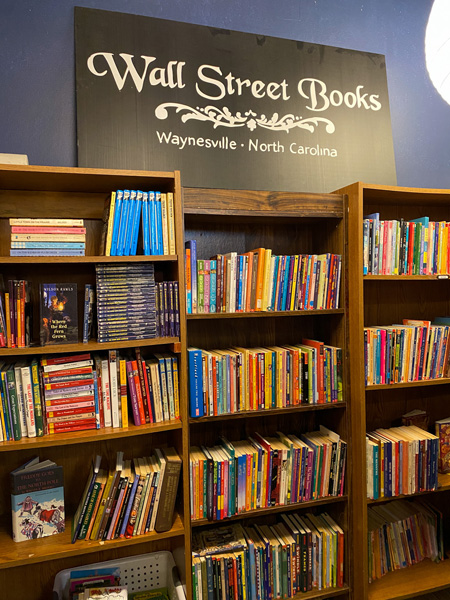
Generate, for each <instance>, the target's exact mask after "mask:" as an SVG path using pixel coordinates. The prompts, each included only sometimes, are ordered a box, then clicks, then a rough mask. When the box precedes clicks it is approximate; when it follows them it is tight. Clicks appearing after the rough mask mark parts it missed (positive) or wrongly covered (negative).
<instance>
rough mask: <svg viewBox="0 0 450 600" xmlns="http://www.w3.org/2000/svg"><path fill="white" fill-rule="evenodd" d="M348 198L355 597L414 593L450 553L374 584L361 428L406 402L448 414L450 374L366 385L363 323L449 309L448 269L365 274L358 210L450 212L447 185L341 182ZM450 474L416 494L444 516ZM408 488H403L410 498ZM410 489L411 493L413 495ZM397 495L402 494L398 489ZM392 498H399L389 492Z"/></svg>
mask: <svg viewBox="0 0 450 600" xmlns="http://www.w3.org/2000/svg"><path fill="white" fill-rule="evenodd" d="M338 193H343V194H346V195H347V197H348V204H349V219H348V232H349V235H348V244H349V254H350V256H351V257H352V260H351V266H350V268H349V276H348V283H349V305H350V311H349V312H350V314H349V323H350V327H349V350H350V353H351V356H352V360H351V369H350V384H351V388H352V394H353V395H354V396H355V397H357V398H358V399H359V400H360V401H359V402H357V403H352V411H351V413H352V421H351V422H352V434H353V465H354V470H353V473H354V474H355V486H354V489H353V495H352V500H351V502H352V521H353V527H354V532H355V534H354V537H353V540H354V547H353V549H352V571H353V573H354V576H353V578H352V587H353V597H354V598H357V599H358V600H359V599H361V600H363V599H367V598H369V599H370V600H389V599H397V598H398V599H400V598H412V597H415V596H419V595H421V594H423V593H426V592H430V591H435V590H438V589H442V588H445V587H449V586H450V577H449V573H450V567H449V564H450V561H449V560H447V559H446V560H445V561H444V562H443V563H441V564H435V563H433V562H430V561H429V560H425V561H423V562H422V563H419V564H417V565H415V566H413V567H411V568H406V569H401V570H399V571H395V572H393V573H389V574H388V575H385V576H384V577H382V578H381V579H380V580H377V581H375V582H373V583H371V584H369V583H368V581H369V571H368V569H369V565H368V555H367V532H368V529H367V506H368V505H372V504H377V503H379V502H385V501H387V500H386V499H383V500H382V501H376V502H373V501H370V500H369V501H368V500H367V498H366V475H365V473H366V462H365V461H366V453H365V432H366V431H372V430H374V429H376V428H378V427H386V428H389V427H392V426H396V425H398V424H400V423H401V416H402V415H403V414H404V413H407V412H409V411H410V410H413V409H416V408H419V409H423V410H426V411H427V412H428V414H429V418H430V427H433V424H434V422H435V421H436V420H438V419H442V418H445V417H448V406H449V405H448V398H449V389H450V388H449V383H450V381H449V379H448V378H441V379H434V380H426V381H416V382H405V383H400V384H393V385H371V386H366V385H365V374H364V333H363V332H364V327H369V326H378V325H379V326H382V325H389V324H392V323H401V322H402V321H401V319H404V318H409V319H427V320H431V321H432V320H433V319H434V318H435V317H437V316H443V315H448V314H450V293H449V292H450V289H449V278H448V276H437V275H426V276H424V275H422V276H405V275H391V276H388V275H366V276H363V217H364V216H365V215H367V214H371V213H374V212H379V213H380V219H388V220H389V219H400V218H404V219H406V220H410V219H417V218H420V217H422V216H429V217H430V220H435V221H442V220H444V221H448V220H450V191H449V190H436V189H428V190H427V189H418V188H406V187H404V188H402V187H394V186H382V185H371V184H366V183H360V182H359V183H355V184H353V185H349V186H347V187H345V188H342V189H340V190H338ZM449 481H450V480H449V478H448V476H445V475H440V476H439V488H438V490H437V492H428V493H422V494H418V496H420V497H422V496H425V497H424V498H423V499H424V500H426V501H427V502H433V503H437V506H438V507H439V508H440V509H441V510H443V512H444V523H445V517H447V518H448V506H449V502H448V499H449V496H448V494H449V492H450V488H449ZM408 497H409V496H401V498H408ZM414 497H415V496H414ZM398 498H400V497H398ZM393 500H394V501H395V500H396V498H394V499H393Z"/></svg>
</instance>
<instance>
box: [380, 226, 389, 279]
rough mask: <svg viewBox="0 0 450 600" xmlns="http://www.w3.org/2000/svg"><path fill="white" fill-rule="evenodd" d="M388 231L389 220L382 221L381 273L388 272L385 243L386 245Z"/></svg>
mask: <svg viewBox="0 0 450 600" xmlns="http://www.w3.org/2000/svg"><path fill="white" fill-rule="evenodd" d="M388 232H389V222H388V221H385V222H384V228H383V263H382V269H383V271H382V275H387V274H388V269H387V245H388Z"/></svg>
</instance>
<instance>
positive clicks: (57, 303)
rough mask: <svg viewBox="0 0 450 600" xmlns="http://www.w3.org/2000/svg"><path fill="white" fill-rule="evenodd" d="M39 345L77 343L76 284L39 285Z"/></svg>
mask: <svg viewBox="0 0 450 600" xmlns="http://www.w3.org/2000/svg"><path fill="white" fill-rule="evenodd" d="M40 303H41V306H40V308H41V314H40V337H41V345H42V346H47V345H50V344H70V343H75V342H77V341H78V313H77V284H76V283H42V284H40Z"/></svg>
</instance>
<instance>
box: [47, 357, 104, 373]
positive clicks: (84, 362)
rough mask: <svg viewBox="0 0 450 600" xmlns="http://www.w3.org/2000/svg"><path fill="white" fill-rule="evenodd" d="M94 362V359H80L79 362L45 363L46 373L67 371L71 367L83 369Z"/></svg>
mask: <svg viewBox="0 0 450 600" xmlns="http://www.w3.org/2000/svg"><path fill="white" fill-rule="evenodd" d="M93 364H94V361H93V360H79V361H77V362H71V363H63V364H58V365H44V367H43V368H44V373H55V371H66V370H69V369H81V368H82V367H90V366H92V365H93Z"/></svg>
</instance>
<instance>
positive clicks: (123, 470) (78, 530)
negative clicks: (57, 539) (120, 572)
mask: <svg viewBox="0 0 450 600" xmlns="http://www.w3.org/2000/svg"><path fill="white" fill-rule="evenodd" d="M180 472H181V458H180V457H179V455H178V454H177V452H176V450H175V449H174V448H164V449H163V450H161V449H159V448H156V449H155V450H154V452H153V454H152V455H151V456H147V457H142V458H134V459H132V460H124V459H123V452H118V453H117V460H116V464H115V467H114V468H113V469H110V470H109V472H108V471H107V470H105V469H102V468H101V456H97V457H96V459H95V461H94V463H93V465H92V467H91V471H90V474H89V477H88V480H87V483H86V487H85V489H84V492H83V495H82V497H81V500H80V503H79V505H78V509H77V511H76V513H75V516H74V521H73V529H72V543H74V542H76V541H77V540H84V539H86V540H113V539H116V538H131V537H134V536H137V535H143V534H145V533H148V532H150V531H157V532H163V531H168V530H169V529H171V527H172V524H173V512H174V507H175V499H176V495H177V489H178V482H179V477H180Z"/></svg>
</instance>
